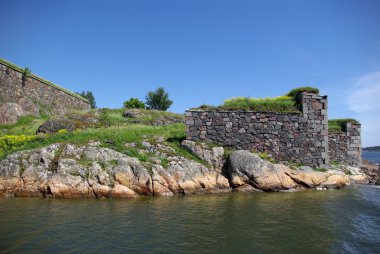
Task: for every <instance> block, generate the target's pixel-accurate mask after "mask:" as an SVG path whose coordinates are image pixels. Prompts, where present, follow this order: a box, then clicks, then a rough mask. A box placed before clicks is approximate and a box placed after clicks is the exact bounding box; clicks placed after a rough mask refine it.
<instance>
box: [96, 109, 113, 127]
mask: <svg viewBox="0 0 380 254" xmlns="http://www.w3.org/2000/svg"><path fill="white" fill-rule="evenodd" d="M99 124H100V125H101V126H102V127H110V126H111V125H112V119H111V116H110V112H109V109H107V108H103V109H101V110H100V115H99Z"/></svg>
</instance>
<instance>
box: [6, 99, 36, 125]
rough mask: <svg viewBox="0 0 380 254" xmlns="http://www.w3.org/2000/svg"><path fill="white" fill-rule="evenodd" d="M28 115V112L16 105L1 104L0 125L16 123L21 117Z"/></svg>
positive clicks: (9, 103)
mask: <svg viewBox="0 0 380 254" xmlns="http://www.w3.org/2000/svg"><path fill="white" fill-rule="evenodd" d="M26 115H29V112H27V111H26V110H24V108H23V107H22V106H21V105H20V104H18V103H11V102H7V103H3V104H1V106H0V124H12V123H16V122H17V119H19V118H20V117H21V116H26Z"/></svg>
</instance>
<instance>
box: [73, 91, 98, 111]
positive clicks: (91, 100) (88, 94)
mask: <svg viewBox="0 0 380 254" xmlns="http://www.w3.org/2000/svg"><path fill="white" fill-rule="evenodd" d="M77 94H79V95H80V96H82V97H83V98H85V99H87V100H88V102H89V103H90V105H91V108H92V109H94V108H96V101H95V97H94V95H93V94H92V92H91V91H87V92H85V91H82V92H81V93H77Z"/></svg>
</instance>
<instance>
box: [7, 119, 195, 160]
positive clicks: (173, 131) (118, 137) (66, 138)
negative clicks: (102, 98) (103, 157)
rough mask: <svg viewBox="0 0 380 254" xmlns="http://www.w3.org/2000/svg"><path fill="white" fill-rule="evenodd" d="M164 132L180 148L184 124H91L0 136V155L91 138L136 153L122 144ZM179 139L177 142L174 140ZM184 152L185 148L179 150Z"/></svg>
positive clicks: (160, 134) (170, 141)
mask: <svg viewBox="0 0 380 254" xmlns="http://www.w3.org/2000/svg"><path fill="white" fill-rule="evenodd" d="M157 135H159V136H163V137H165V138H166V139H167V140H168V145H169V146H172V147H173V148H174V149H181V150H183V149H182V148H181V147H180V145H179V143H180V141H178V140H181V141H182V140H183V139H184V138H185V126H184V124H173V125H168V126H148V125H140V124H131V125H127V126H123V127H117V126H111V127H109V128H92V129H86V130H83V131H74V132H64V133H56V134H51V135H30V136H27V135H18V136H3V137H1V139H0V159H4V157H5V156H6V155H8V154H10V153H12V152H15V151H22V150H29V149H34V148H40V147H44V146H47V145H50V144H54V143H72V144H77V145H84V144H87V143H88V142H89V141H90V140H97V141H100V142H101V143H102V145H103V146H104V147H109V148H112V149H114V150H116V151H118V152H122V153H124V154H129V155H131V156H134V157H135V156H137V155H136V154H133V151H131V149H130V148H126V147H125V143H128V142H142V141H143V140H145V139H148V138H149V137H153V136H157ZM177 141H178V142H177ZM181 154H182V155H183V154H185V155H186V156H187V153H186V151H183V153H182V152H181Z"/></svg>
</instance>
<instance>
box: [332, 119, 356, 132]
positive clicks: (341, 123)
mask: <svg viewBox="0 0 380 254" xmlns="http://www.w3.org/2000/svg"><path fill="white" fill-rule="evenodd" d="M347 123H353V124H360V122H359V121H358V120H356V119H352V118H342V119H331V120H329V122H328V126H329V132H330V133H334V132H344V131H346V124H347Z"/></svg>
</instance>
